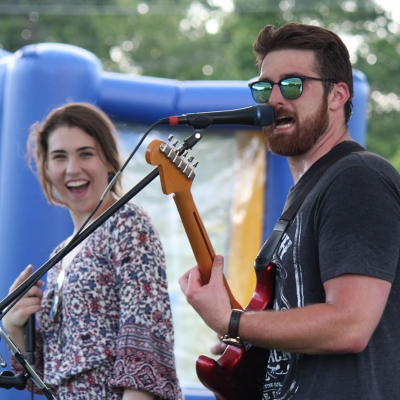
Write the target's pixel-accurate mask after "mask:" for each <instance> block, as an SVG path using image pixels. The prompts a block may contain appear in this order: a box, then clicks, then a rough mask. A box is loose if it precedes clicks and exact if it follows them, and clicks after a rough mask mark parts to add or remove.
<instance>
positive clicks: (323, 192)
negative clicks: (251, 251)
mask: <svg viewBox="0 0 400 400" xmlns="http://www.w3.org/2000/svg"><path fill="white" fill-rule="evenodd" d="M338 146H343V147H345V146H358V145H357V144H356V143H354V142H343V143H341V144H339V145H338ZM317 167H318V165H316V164H314V165H313V166H312V167H311V169H310V170H309V171H308V172H307V173H306V174H305V175H304V176H303V177H302V178H301V179H300V181H299V182H298V183H297V184H296V185H295V186H294V187H293V188H292V189H291V191H290V193H289V196H288V202H289V201H291V199H292V198H293V196H296V194H298V192H299V191H300V190H301V188H302V187H303V185H304V184H306V182H307V181H308V180H309V179H310V176H311V175H312V172H313V171H314V170H315V168H317ZM399 251H400V175H399V174H398V172H397V171H396V170H395V169H394V168H393V167H392V166H391V165H390V163H388V162H387V161H386V160H384V159H383V158H381V157H379V156H377V155H374V154H371V153H369V152H366V151H361V152H357V153H352V154H351V155H349V156H347V157H345V158H343V159H342V160H340V161H338V162H337V163H336V164H334V165H333V166H332V167H330V168H329V169H328V170H327V171H326V172H325V174H324V175H323V177H322V178H321V179H320V180H319V181H318V183H317V184H316V185H315V187H314V188H313V189H312V191H311V192H310V194H309V196H308V197H307V199H306V200H305V201H304V203H303V205H302V206H301V208H300V210H299V211H298V213H297V214H296V217H295V219H294V220H293V221H292V223H291V224H290V226H289V227H288V229H287V231H286V232H285V234H284V236H283V238H282V241H281V243H280V246H279V249H278V251H277V253H276V255H275V258H274V262H275V263H276V266H277V267H276V288H275V302H274V309H275V310H284V309H290V308H296V307H304V306H307V305H310V304H314V303H323V302H325V292H324V287H323V282H325V281H326V280H328V279H331V278H334V277H336V276H339V275H342V274H346V273H351V274H364V275H369V276H373V277H377V278H381V279H384V280H387V281H389V282H391V283H392V289H391V292H390V295H389V299H388V303H387V305H386V308H385V311H384V313H383V316H382V319H381V321H380V322H379V324H378V326H377V328H376V330H375V332H374V334H373V335H372V338H371V340H370V342H369V344H368V346H367V347H366V349H365V350H364V351H362V352H360V353H357V354H340V355H306V354H294V353H283V352H280V351H274V350H271V351H270V356H269V363H268V367H267V372H266V378H265V381H264V385H263V387H264V388H263V392H264V397H263V399H264V400H269V399H285V400H287V399H301V400H303V399H304V400H309V399H324V400H338V399H346V400H368V399H374V400H379V399H382V400H387V399H394V398H397V397H398V396H399V393H400V363H399V362H398V360H397V354H400V274H399V273H398V266H399ZM277 388H279V389H277Z"/></svg>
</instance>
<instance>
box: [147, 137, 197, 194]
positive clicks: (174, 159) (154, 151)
mask: <svg viewBox="0 0 400 400" xmlns="http://www.w3.org/2000/svg"><path fill="white" fill-rule="evenodd" d="M171 139H172V137H170V138H168V143H165V142H163V141H162V140H159V139H155V140H153V141H152V142H151V143H150V144H149V145H148V147H147V150H146V161H147V162H148V163H149V164H151V165H155V166H158V170H159V172H160V181H161V188H162V190H163V192H164V193H165V194H171V193H177V192H186V191H190V187H191V186H192V182H193V179H194V178H195V176H196V173H195V171H194V168H196V166H197V164H198V163H197V162H194V163H193V164H191V163H192V162H193V161H194V157H192V156H191V157H189V158H188V159H187V160H186V156H187V151H186V152H185V153H184V154H183V155H179V154H178V152H179V150H178V149H176V145H177V141H175V142H174V144H173V145H170V141H171Z"/></svg>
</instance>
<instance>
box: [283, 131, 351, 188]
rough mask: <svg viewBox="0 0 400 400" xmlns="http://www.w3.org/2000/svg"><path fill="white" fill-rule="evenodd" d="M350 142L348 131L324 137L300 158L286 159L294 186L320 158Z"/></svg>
mask: <svg viewBox="0 0 400 400" xmlns="http://www.w3.org/2000/svg"><path fill="white" fill-rule="evenodd" d="M347 140H351V138H350V134H349V131H348V129H347V128H346V129H345V130H344V131H343V132H341V133H338V134H336V135H329V134H327V135H324V136H323V137H322V138H321V140H320V141H318V143H316V144H315V145H314V147H313V148H312V149H311V150H309V151H308V152H307V153H305V154H302V155H301V156H295V157H288V162H289V168H290V172H291V173H292V177H293V181H294V183H295V184H296V183H297V182H298V181H299V179H300V178H301V177H302V176H303V175H304V174H305V173H306V172H307V171H308V169H309V168H310V167H311V166H312V165H313V164H314V163H315V162H316V161H317V160H319V159H320V158H321V157H323V156H324V155H325V154H327V153H329V152H330V151H331V150H332V149H333V148H334V147H335V146H336V145H337V144H339V143H341V142H344V141H347Z"/></svg>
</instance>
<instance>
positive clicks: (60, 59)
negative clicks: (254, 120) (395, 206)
mask: <svg viewBox="0 0 400 400" xmlns="http://www.w3.org/2000/svg"><path fill="white" fill-rule="evenodd" d="M354 86H355V98H354V113H353V116H352V118H351V121H350V130H351V134H352V137H353V138H354V139H355V140H357V141H358V142H360V143H361V144H363V143H364V142H365V133H366V108H367V100H368V93H369V86H368V83H367V80H366V78H365V76H364V75H363V74H362V73H361V72H359V71H354ZM67 102H89V103H93V104H95V105H97V106H98V107H100V108H101V109H102V110H103V111H105V112H106V113H107V114H109V115H110V116H111V117H112V118H113V119H117V120H119V121H123V122H126V123H136V124H145V125H151V124H152V123H154V122H156V121H157V120H159V119H161V118H165V117H167V116H171V115H180V114H186V113H193V112H201V111H218V110H228V109H235V108H241V107H247V106H250V105H254V102H253V100H252V98H251V94H250V91H249V89H248V86H247V82H246V81H186V82H182V81H177V80H170V79H162V78H153V77H145V76H128V75H124V74H119V73H110V72H105V71H103V69H102V65H101V62H100V61H99V59H98V58H97V57H96V56H95V55H93V54H92V53H90V52H88V51H86V50H84V49H81V48H77V47H74V46H70V45H65V44H50V43H46V44H37V45H30V46H26V47H24V48H22V49H21V50H19V51H17V52H16V53H13V54H10V53H8V52H6V51H2V52H1V53H0V255H1V264H0V271H1V279H0V296H1V298H4V297H6V295H7V293H8V289H9V287H10V285H11V284H12V282H13V281H14V279H15V278H16V277H17V275H18V274H19V272H20V271H21V270H22V269H23V268H24V267H25V266H26V265H28V264H29V263H33V264H34V265H36V266H39V265H41V264H42V263H43V260H47V258H48V255H49V254H50V251H51V250H52V249H53V248H54V247H55V246H56V245H57V244H58V243H59V242H61V240H63V239H64V238H65V237H66V236H68V235H69V233H70V232H71V222H70V217H69V213H68V212H67V211H66V210H65V209H62V208H60V207H51V206H49V204H48V203H47V200H46V199H45V197H44V195H43V193H42V191H41V189H40V187H39V185H38V182H37V179H36V178H35V177H34V175H33V174H32V172H31V171H30V170H29V168H28V166H27V162H26V160H25V148H26V140H27V135H28V132H29V128H30V126H31V125H32V124H33V123H34V122H36V121H41V120H42V119H43V118H44V117H45V116H46V115H47V114H48V112H49V111H51V110H52V109H53V108H55V107H58V106H60V105H62V104H65V103H67ZM267 157H268V160H267V163H268V170H267V180H266V189H265V190H266V195H265V203H266V204H267V207H266V209H265V210H266V211H265V220H264V237H266V236H267V235H268V234H269V233H270V231H271V230H272V228H273V226H274V224H275V221H276V219H277V218H278V217H279V215H280V212H281V210H282V206H283V204H284V201H285V199H286V195H287V192H288V188H289V187H290V186H291V185H292V184H293V182H292V178H291V175H290V172H289V168H288V165H287V161H286V159H285V158H284V157H277V156H274V155H271V154H268V156H267ZM0 353H1V354H2V355H3V356H7V347H6V346H5V344H4V343H1V346H0ZM0 392H2V393H1V394H0V397H1V398H7V399H9V400H14V399H28V398H29V394H28V393H27V392H19V391H16V390H10V391H4V389H1V388H0ZM186 398H187V399H192V400H194V399H200V398H202V399H205V398H206V397H202V396H201V395H187V397H186ZM209 398H210V397H209Z"/></svg>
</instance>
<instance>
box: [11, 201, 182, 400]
mask: <svg viewBox="0 0 400 400" xmlns="http://www.w3.org/2000/svg"><path fill="white" fill-rule="evenodd" d="M63 246H64V243H61V244H60V245H59V246H58V247H57V248H56V249H55V250H54V252H53V254H55V253H56V252H57V251H59V250H60V249H61V248H62V247H63ZM60 264H61V263H59V264H57V265H56V266H54V267H53V268H52V269H51V270H50V271H49V272H48V277H47V285H46V289H45V291H44V295H43V300H42V310H41V311H40V312H39V313H37V320H38V325H39V329H38V332H37V335H36V336H37V342H38V347H37V348H38V351H37V354H36V365H35V370H36V371H37V372H38V373H40V375H42V376H43V380H44V382H45V383H46V384H47V385H49V386H50V387H51V388H52V389H53V390H54V391H55V393H56V392H57V391H59V390H61V389H60V388H61V387H63V386H67V387H68V392H69V394H70V395H71V398H78V397H77V396H76V397H74V394H73V393H71V391H73V390H74V386H73V385H72V383H71V382H73V380H74V379H78V380H80V383H81V384H82V377H83V381H84V382H87V386H91V385H92V384H93V383H97V384H98V385H99V384H100V385H99V386H100V387H101V386H107V388H106V389H107V390H105V391H103V393H106V394H105V395H104V396H106V395H107V393H108V390H109V391H110V392H112V393H116V394H117V396H116V397H115V398H116V399H118V398H119V397H120V396H121V397H122V392H123V390H124V389H125V388H130V389H139V390H144V391H148V392H151V393H152V394H154V396H155V398H156V399H171V400H172V399H173V400H177V399H182V393H181V390H180V387H179V383H178V378H177V374H176V369H175V360H174V352H173V350H174V335H173V326H172V314H171V308H170V301H169V296H168V291H167V277H166V270H165V259H164V253H163V249H162V246H161V242H160V239H159V237H158V234H157V232H156V231H155V229H154V227H153V226H152V224H151V222H150V220H149V217H148V216H147V214H146V213H145V212H144V211H143V209H142V208H141V207H139V206H137V205H135V204H132V203H127V204H126V205H124V206H123V207H122V208H121V209H120V210H118V211H117V212H116V213H115V214H114V215H113V216H111V217H110V218H109V219H108V220H107V221H106V222H105V223H104V224H103V225H102V226H101V227H99V228H98V229H97V230H96V231H94V232H93V233H92V234H91V235H90V236H89V237H88V239H87V241H86V243H85V244H84V245H83V247H82V249H81V250H80V251H79V253H78V254H77V255H76V256H75V258H74V259H73V261H72V262H71V264H70V265H69V267H68V269H67V270H66V275H65V278H64V282H63V285H62V294H61V298H62V302H61V305H60V307H61V310H60V311H61V312H59V313H58V314H57V315H56V316H55V318H54V319H53V320H50V318H49V313H50V309H51V307H52V303H53V299H54V295H55V293H54V292H55V283H56V280H57V277H58V274H59V273H60V270H61V265H60ZM13 365H14V367H15V368H16V369H17V365H16V362H13ZM98 368H101V373H100V374H97V375H96V374H94V375H93V374H92V371H93V370H96V369H98ZM89 376H91V377H92V378H89ZM93 376H95V377H96V376H97V377H99V378H98V379H100V380H103V382H94V381H96V378H93ZM102 390H103V389H102ZM108 396H110V395H109V394H108ZM60 398H61V397H60ZM68 398H69V397H68ZM79 398H80V397H79ZM97 398H98V399H101V398H102V396H101V395H99V396H98V397H97ZM105 398H107V400H108V398H109V397H105ZM113 398H114V397H113Z"/></svg>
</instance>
